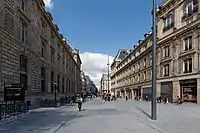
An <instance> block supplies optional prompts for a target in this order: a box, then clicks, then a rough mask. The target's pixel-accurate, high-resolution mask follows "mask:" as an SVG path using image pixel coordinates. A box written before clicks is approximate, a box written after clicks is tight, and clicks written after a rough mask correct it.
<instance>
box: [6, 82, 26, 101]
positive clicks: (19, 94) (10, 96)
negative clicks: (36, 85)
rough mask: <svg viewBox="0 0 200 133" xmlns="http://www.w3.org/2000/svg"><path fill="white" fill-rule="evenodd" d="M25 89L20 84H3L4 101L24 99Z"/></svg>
mask: <svg viewBox="0 0 200 133" xmlns="http://www.w3.org/2000/svg"><path fill="white" fill-rule="evenodd" d="M24 100H25V89H24V87H23V85H22V84H9V85H6V84H5V85H4V101H24Z"/></svg>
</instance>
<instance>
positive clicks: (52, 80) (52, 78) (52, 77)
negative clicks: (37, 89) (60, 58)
mask: <svg viewBox="0 0 200 133" xmlns="http://www.w3.org/2000/svg"><path fill="white" fill-rule="evenodd" d="M53 90H54V72H53V71H52V72H51V92H53Z"/></svg>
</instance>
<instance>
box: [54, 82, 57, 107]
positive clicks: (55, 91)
mask: <svg viewBox="0 0 200 133" xmlns="http://www.w3.org/2000/svg"><path fill="white" fill-rule="evenodd" d="M56 93H57V84H56V82H55V83H54V94H55V97H54V98H55V99H54V100H55V101H54V102H55V103H54V104H55V107H56V105H57V100H56Z"/></svg>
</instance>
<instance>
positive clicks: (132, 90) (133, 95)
mask: <svg viewBox="0 0 200 133" xmlns="http://www.w3.org/2000/svg"><path fill="white" fill-rule="evenodd" d="M131 93H132V99H135V93H134V89H131Z"/></svg>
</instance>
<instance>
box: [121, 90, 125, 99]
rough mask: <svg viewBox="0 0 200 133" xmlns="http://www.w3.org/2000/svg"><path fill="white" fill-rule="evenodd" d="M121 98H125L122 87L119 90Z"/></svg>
mask: <svg viewBox="0 0 200 133" xmlns="http://www.w3.org/2000/svg"><path fill="white" fill-rule="evenodd" d="M121 98H125V91H124V89H122V90H121Z"/></svg>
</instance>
